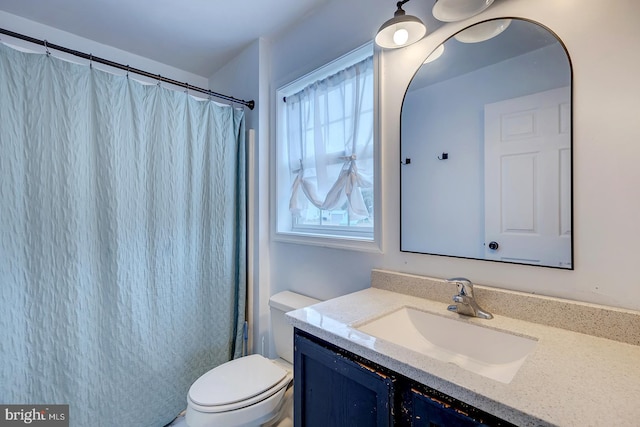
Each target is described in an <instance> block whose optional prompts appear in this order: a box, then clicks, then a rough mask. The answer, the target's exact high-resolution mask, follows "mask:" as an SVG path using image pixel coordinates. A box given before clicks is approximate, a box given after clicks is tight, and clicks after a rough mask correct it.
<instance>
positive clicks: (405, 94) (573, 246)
mask: <svg viewBox="0 0 640 427" xmlns="http://www.w3.org/2000/svg"><path fill="white" fill-rule="evenodd" d="M502 19H511V20H519V21H524V22H528V23H531V24H533V25H536V26H538V27H541V28H542V29H544V30H546V31H547V32H548V33H549V34H550V35H551V36H553V37H554V38H555V39H556V41H557V42H558V43H559V45H560V46H561V47H562V49H563V51H564V54H565V57H566V60H567V63H568V67H569V69H568V71H569V79H570V82H569V90H570V94H569V95H570V98H569V99H570V102H571V108H570V111H569V120H570V122H569V131H570V134H571V137H570V147H571V152H570V167H571V173H570V189H571V194H570V200H569V206H570V208H571V214H570V221H571V235H570V237H569V238H570V248H571V254H570V259H571V266H570V267H564V266H554V265H545V264H533V263H525V262H517V261H508V260H497V259H489V258H475V257H471V256H462V255H454V254H446V253H435V252H419V251H416V250H406V249H403V243H402V242H403V225H402V218H403V215H402V210H403V201H402V193H403V191H402V180H403V178H402V175H403V173H402V168H403V167H404V166H405V163H404V159H403V158H402V134H403V129H402V114H403V111H404V107H405V101H406V97H407V93H408V92H409V88H410V87H411V83H413V81H414V79H415V78H416V76H417V75H418V73H419V71H420V70H421V68H422V67H423V66H424V65H426V64H425V63H424V60H426V58H428V57H429V55H431V54H432V53H433V52H434V51H435V50H436V49H437V48H438V47H439V46H440V45H443V44H445V43H446V42H447V41H449V40H451V39H453V38H454V36H455V35H456V34H458V33H460V32H462V31H464V30H466V29H468V28H470V27H473V26H475V25H478V24H482V23H485V22H490V21H496V20H502ZM573 118H574V71H573V63H572V61H571V56H570V55H569V51H568V49H567V46H566V45H565V43H564V42H563V41H562V39H561V38H560V37H559V36H558V34H557V33H556V32H555V31H553V30H551V29H550V28H549V27H547V26H546V25H544V24H542V23H540V22H538V21H535V20H532V19H528V18H522V17H513V16H500V17H495V18H491V19H485V20H480V21H478V22H474V23H473V24H471V25H468V26H466V27H464V28H462V29H460V30H458V31H456V32H454V33H452V34H450V35H449V36H448V37H447V38H446V39H444V40H443V41H442V43H440V44H438V45H436V47H435V48H433V49H432V50H429V51H427V52H426V55H425V56H424V59H423V60H422V61H421V62H420V63H419V65H418V67H417V68H416V70H415V72H414V74H413V76H412V77H411V79H410V80H409V83H408V84H407V86H406V89H405V93H404V95H403V98H402V104H401V108H400V123H399V144H398V151H399V159H400V164H401V166H400V168H399V172H400V177H399V178H400V179H399V181H400V188H399V190H400V195H399V197H400V206H399V214H400V215H399V219H400V221H399V222H400V224H399V232H400V236H399V241H400V242H399V243H400V252H405V253H414V254H422V255H435V256H441V257H447V258H458V259H469V260H476V261H490V262H494V263H500V264H512V265H524V266H531V267H544V268H552V269H559V270H563V271H572V270H574V269H575V244H574V229H573V228H574V216H575V214H574V149H575V146H574V127H573ZM485 244H486V242H485Z"/></svg>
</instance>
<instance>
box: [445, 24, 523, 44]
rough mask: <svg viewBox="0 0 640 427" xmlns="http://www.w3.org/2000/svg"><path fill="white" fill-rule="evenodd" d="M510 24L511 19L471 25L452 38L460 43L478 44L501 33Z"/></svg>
mask: <svg viewBox="0 0 640 427" xmlns="http://www.w3.org/2000/svg"><path fill="white" fill-rule="evenodd" d="M509 24H511V19H495V20H493V21H487V22H482V23H480V24H476V25H473V26H471V27H469V28H467V29H466V30H463V31H461V32H459V33H458V34H456V35H455V36H453V37H454V38H455V39H456V40H458V41H459V42H462V43H479V42H483V41H485V40H489V39H491V38H493V37H495V36H497V35H498V34H500V33H502V32H503V31H504V30H506V29H507V27H508V26H509Z"/></svg>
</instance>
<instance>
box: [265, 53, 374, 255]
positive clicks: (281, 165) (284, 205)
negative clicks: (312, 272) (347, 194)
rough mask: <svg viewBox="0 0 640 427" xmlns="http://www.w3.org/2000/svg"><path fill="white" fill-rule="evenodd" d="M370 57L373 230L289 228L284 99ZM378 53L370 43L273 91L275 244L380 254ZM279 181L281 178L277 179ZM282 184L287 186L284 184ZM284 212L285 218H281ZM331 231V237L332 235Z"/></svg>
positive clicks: (302, 226)
mask: <svg viewBox="0 0 640 427" xmlns="http://www.w3.org/2000/svg"><path fill="white" fill-rule="evenodd" d="M371 55H373V141H372V143H373V179H372V181H373V218H374V222H373V227H372V229H371V228H368V227H366V232H364V227H362V230H358V228H359V227H358V226H350V227H342V226H337V227H331V226H314V225H311V224H304V225H298V226H296V230H294V229H293V226H292V218H291V215H290V213H289V209H288V203H289V198H290V196H291V193H290V187H289V184H288V183H289V182H290V181H289V179H290V172H289V159H288V151H287V145H286V144H287V141H286V133H287V132H286V122H285V121H286V113H285V106H286V104H285V102H284V98H285V97H286V96H287V95H291V94H293V93H296V92H298V91H300V90H302V89H303V88H304V87H306V86H307V85H309V84H310V83H312V82H313V81H317V80H321V79H324V78H326V77H328V76H330V75H332V74H335V73H336V72H338V71H339V70H341V69H344V68H347V67H348V66H350V65H352V64H355V63H357V62H359V61H361V60H364V59H365V58H366V57H367V56H371ZM379 70H380V61H379V58H378V49H376V48H375V45H374V44H373V42H369V43H366V44H365V45H363V46H360V47H359V48H357V49H355V50H353V51H351V52H349V53H347V54H345V55H343V56H341V57H339V58H337V59H335V60H333V61H331V62H329V63H327V64H325V65H323V66H321V67H319V68H317V69H315V70H312V71H311V72H309V73H306V74H305V75H303V76H301V77H299V78H298V79H295V80H293V81H292V82H290V83H286V84H283V85H280V86H279V88H278V89H276V90H275V97H274V99H275V104H276V105H275V108H274V111H275V124H276V128H275V139H274V140H275V141H276V142H275V144H274V145H275V146H274V149H273V150H272V162H271V164H272V165H273V168H272V175H271V176H272V187H271V189H272V191H271V194H272V197H271V218H272V221H271V238H272V240H274V241H279V242H288V243H297V244H306V245H314V246H323V247H332V248H339V249H352V250H358V251H365V252H376V253H380V252H381V215H380V213H381V202H380V198H381V194H382V192H381V179H380V151H381V150H380V143H379V135H380V132H379V123H380V120H379V108H378V105H379V98H380V96H379V91H380V89H379V87H380V85H379V84H378V82H379V74H380V72H379ZM279 177H283V178H282V179H279ZM285 182H286V183H287V184H285ZM283 211H284V214H283ZM332 231H333V232H334V233H332Z"/></svg>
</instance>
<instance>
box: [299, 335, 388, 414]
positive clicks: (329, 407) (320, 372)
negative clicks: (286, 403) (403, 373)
mask: <svg viewBox="0 0 640 427" xmlns="http://www.w3.org/2000/svg"><path fill="white" fill-rule="evenodd" d="M294 346H295V357H294V359H295V360H294V375H293V378H294V388H293V394H294V420H295V425H296V427H315V426H318V427H328V426H349V427H359V426H360V427H373V426H379V427H382V426H391V425H392V423H393V421H392V407H393V402H394V383H393V381H392V379H391V378H390V377H389V376H387V375H385V374H384V373H381V372H379V371H378V370H376V369H374V368H371V367H369V366H367V365H366V364H363V363H359V362H357V361H355V360H353V359H350V358H347V357H345V356H344V355H342V354H341V353H339V352H336V351H334V350H332V349H330V348H327V347H325V346H322V345H321V344H318V343H316V342H314V341H311V340H310V339H308V338H306V337H304V336H302V335H300V333H298V332H296V334H295V338H294Z"/></svg>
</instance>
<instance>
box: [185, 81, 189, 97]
mask: <svg viewBox="0 0 640 427" xmlns="http://www.w3.org/2000/svg"><path fill="white" fill-rule="evenodd" d="M185 85H186V88H185V90H184V93H186V94H187V95H189V83H185Z"/></svg>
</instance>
